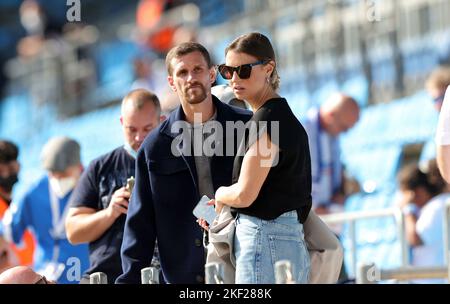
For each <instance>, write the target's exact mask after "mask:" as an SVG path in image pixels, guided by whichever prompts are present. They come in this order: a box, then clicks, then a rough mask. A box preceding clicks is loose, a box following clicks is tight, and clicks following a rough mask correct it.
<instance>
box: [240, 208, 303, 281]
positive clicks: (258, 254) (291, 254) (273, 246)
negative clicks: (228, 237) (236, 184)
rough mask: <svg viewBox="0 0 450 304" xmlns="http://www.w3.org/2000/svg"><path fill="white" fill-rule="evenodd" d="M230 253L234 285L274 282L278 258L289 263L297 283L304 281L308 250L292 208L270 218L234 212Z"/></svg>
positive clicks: (301, 228)
mask: <svg viewBox="0 0 450 304" xmlns="http://www.w3.org/2000/svg"><path fill="white" fill-rule="evenodd" d="M234 253H235V257H236V283H237V284H273V283H275V263H276V262H277V261H279V260H289V261H290V262H291V265H292V274H293V279H294V280H295V281H296V282H297V283H307V282H308V277H309V271H310V260H309V253H308V250H307V248H306V243H305V240H304V234H303V225H302V224H300V223H299V222H298V219H297V212H296V211H289V212H286V213H284V214H282V215H280V216H279V217H278V218H276V219H274V220H270V221H267V220H262V219H260V218H257V217H253V216H248V215H245V214H238V216H237V219H236V235H235V239H234Z"/></svg>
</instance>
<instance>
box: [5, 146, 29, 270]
mask: <svg viewBox="0 0 450 304" xmlns="http://www.w3.org/2000/svg"><path fill="white" fill-rule="evenodd" d="M18 156H19V148H18V147H17V146H16V145H15V144H14V143H12V142H10V141H6V140H0V220H1V219H2V218H3V216H4V214H5V212H6V210H7V209H8V207H9V205H10V204H11V201H12V190H13V186H14V184H15V183H17V181H18V175H19V170H20V164H19V162H18ZM34 244H35V240H34V238H33V235H32V234H31V232H30V231H28V230H27V231H26V232H25V234H24V237H23V239H22V244H21V246H19V247H18V246H16V245H14V244H12V243H11V244H7V243H6V241H5V240H3V239H2V238H1V236H0V272H2V270H3V269H6V268H9V267H11V266H14V265H17V264H19V265H31V263H32V262H33V251H34V247H35V246H34Z"/></svg>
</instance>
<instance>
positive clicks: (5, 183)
mask: <svg viewBox="0 0 450 304" xmlns="http://www.w3.org/2000/svg"><path fill="white" fill-rule="evenodd" d="M18 181H19V179H18V178H17V173H13V174H11V175H10V176H8V177H0V187H1V188H3V190H5V192H11V191H12V188H13V186H14V184H15V183H17V182H18Z"/></svg>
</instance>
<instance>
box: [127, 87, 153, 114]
mask: <svg viewBox="0 0 450 304" xmlns="http://www.w3.org/2000/svg"><path fill="white" fill-rule="evenodd" d="M128 102H131V103H132V105H133V108H135V109H136V110H141V109H142V108H143V107H144V105H145V104H146V103H151V104H152V105H153V106H154V107H155V109H156V113H157V115H158V116H159V115H161V103H160V102H159V99H158V96H156V94H154V93H153V92H150V91H148V90H145V89H136V90H133V91H131V92H129V93H128V94H127V95H126V96H125V97H124V98H123V100H122V113H123V110H124V107H125V104H127V103H128Z"/></svg>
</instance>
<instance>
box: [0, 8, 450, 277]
mask: <svg viewBox="0 0 450 304" xmlns="http://www.w3.org/2000/svg"><path fill="white" fill-rule="evenodd" d="M70 2H72V3H73V4H72V5H67V4H66V1H61V0H39V1H37V0H36V1H32V0H27V1H22V0H1V1H0V92H1V95H0V138H2V139H9V140H12V141H14V142H15V143H16V144H18V145H19V147H20V162H21V165H22V170H21V173H20V182H19V183H18V185H17V186H16V187H15V195H20V194H21V193H22V192H23V191H24V190H25V189H26V188H27V187H28V186H29V185H30V184H31V183H32V182H33V181H35V180H36V179H37V178H38V177H39V176H41V175H42V174H43V171H42V170H41V168H40V163H39V154H40V150H41V148H42V146H43V144H44V143H45V142H46V141H47V140H48V139H49V138H50V137H52V136H55V135H67V136H71V137H73V138H75V139H77V140H78V141H79V142H80V143H81V146H82V159H83V163H84V164H85V165H87V164H88V163H89V161H91V160H92V159H93V158H95V157H98V156H99V155H101V154H104V153H106V152H108V151H110V150H112V149H113V148H115V147H117V146H118V145H121V144H122V143H123V142H122V134H121V129H120V124H119V115H120V102H121V98H122V97H123V96H124V95H125V94H126V93H127V92H128V91H129V90H131V89H132V88H135V87H146V88H149V89H151V90H153V91H155V92H156V93H157V95H158V96H159V97H160V98H161V102H162V107H163V111H165V112H169V111H170V110H172V109H173V108H174V107H175V106H176V102H175V103H174V100H173V95H171V94H170V93H168V90H169V88H168V85H167V81H166V76H167V75H166V70H165V66H164V57H165V54H166V52H167V51H168V49H170V48H171V47H172V46H173V45H175V44H178V43H180V42H183V41H193V40H195V41H198V42H200V43H202V44H204V45H205V46H206V47H207V48H208V50H210V52H211V54H212V56H213V60H214V62H215V63H222V62H223V61H224V49H225V46H226V45H227V44H228V43H229V42H231V41H232V40H233V39H234V38H236V37H237V36H239V35H241V34H243V33H247V32H250V31H260V32H262V33H264V34H266V35H268V36H269V37H270V39H271V41H272V42H273V44H274V46H275V48H276V53H277V56H278V67H279V74H280V76H281V90H280V91H281V95H282V96H284V97H286V98H287V100H288V102H289V103H290V105H291V108H292V109H293V110H294V113H295V114H296V115H297V117H298V118H299V119H300V120H301V121H302V120H303V119H305V114H306V112H307V110H308V109H309V108H311V107H313V106H319V105H320V104H321V103H323V102H324V101H325V100H326V99H327V98H328V97H329V96H330V95H331V94H332V93H334V92H336V91H341V92H344V93H347V94H349V95H351V96H353V97H354V98H355V99H356V101H357V102H358V104H359V105H360V106H361V109H362V110H361V115H360V120H359V121H358V123H357V124H356V125H355V127H354V128H352V129H351V130H350V131H348V132H346V133H345V134H344V135H343V136H342V137H341V150H342V152H341V158H342V159H341V160H342V163H343V164H344V166H345V173H346V176H348V177H349V179H350V180H352V181H353V182H354V183H353V185H356V186H353V187H352V186H351V185H349V186H348V193H347V194H348V197H347V199H346V201H345V203H344V210H345V211H360V210H378V209H383V208H387V207H390V206H393V204H394V203H395V197H396V195H397V193H398V184H397V181H396V176H397V173H398V170H399V169H400V168H401V167H402V166H403V165H404V164H406V163H410V162H421V161H426V160H427V159H430V158H434V157H435V154H434V153H435V152H434V143H433V137H434V132H435V127H436V124H437V117H438V111H436V109H435V107H434V104H433V98H432V97H431V96H430V94H429V92H427V91H426V89H425V81H426V79H427V77H428V76H429V74H430V72H431V71H433V70H434V69H435V68H436V67H438V66H439V65H443V64H449V63H450V0H414V1H412V0H378V1H372V0H228V1H220V0H207V1H200V0H196V1H182V0H178V1H177V0H172V1H170V0H140V1H138V0H111V1H94V0H81V1H69V3H70ZM78 4H80V5H79V7H77V5H78ZM77 9H78V10H77ZM217 83H219V84H220V83H225V81H224V80H223V79H221V78H220V76H218V79H217ZM356 232H357V233H356V240H357V246H358V253H357V258H358V261H364V260H370V261H371V262H375V263H376V264H377V265H379V266H380V267H384V268H389V267H395V266H399V265H400V263H401V254H400V245H399V242H398V237H397V234H396V226H395V225H394V221H393V220H392V219H374V220H366V221H360V222H358V223H357V225H356ZM348 233H349V232H348V229H347V228H346V227H344V228H343V229H342V232H341V240H342V242H343V244H344V248H345V258H346V261H347V259H349V258H351V257H350V256H349V255H350V251H349V247H350V243H349V239H348ZM346 267H347V272H348V273H349V274H350V275H352V274H353V273H352V272H353V270H352V269H351V263H347V265H346Z"/></svg>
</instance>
